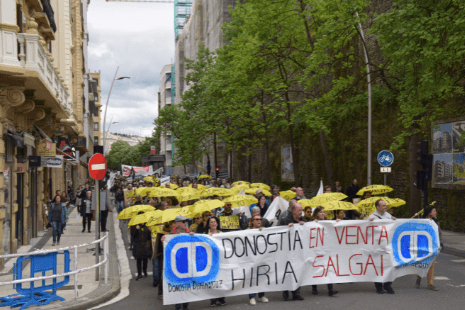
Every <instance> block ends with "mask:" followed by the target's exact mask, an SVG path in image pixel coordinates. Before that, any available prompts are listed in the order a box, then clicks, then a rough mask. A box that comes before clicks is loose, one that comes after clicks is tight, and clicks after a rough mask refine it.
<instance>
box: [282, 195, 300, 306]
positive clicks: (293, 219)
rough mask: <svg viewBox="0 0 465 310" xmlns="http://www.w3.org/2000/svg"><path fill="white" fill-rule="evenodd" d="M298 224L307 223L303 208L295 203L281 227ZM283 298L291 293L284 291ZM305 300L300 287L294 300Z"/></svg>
mask: <svg viewBox="0 0 465 310" xmlns="http://www.w3.org/2000/svg"><path fill="white" fill-rule="evenodd" d="M297 223H299V224H300V225H303V224H304V223H305V217H303V216H302V206H301V205H300V204H298V203H294V204H293V205H291V206H290V207H289V214H288V215H287V216H286V217H284V218H282V219H281V221H280V226H289V227H292V226H294V224H297ZM283 298H284V300H287V299H288V298H289V291H283ZM303 299H304V298H303V297H302V296H301V295H300V287H299V288H298V289H296V290H295V291H292V300H303Z"/></svg>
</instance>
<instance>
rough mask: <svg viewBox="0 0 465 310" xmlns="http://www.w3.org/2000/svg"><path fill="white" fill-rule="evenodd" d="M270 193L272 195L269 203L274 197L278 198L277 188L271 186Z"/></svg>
mask: <svg viewBox="0 0 465 310" xmlns="http://www.w3.org/2000/svg"><path fill="white" fill-rule="evenodd" d="M271 193H272V194H273V195H272V196H271V201H273V200H274V199H275V198H276V197H278V196H279V186H277V185H274V184H273V185H271Z"/></svg>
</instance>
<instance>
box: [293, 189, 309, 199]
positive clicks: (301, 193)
mask: <svg viewBox="0 0 465 310" xmlns="http://www.w3.org/2000/svg"><path fill="white" fill-rule="evenodd" d="M295 194H296V196H295V200H297V201H299V200H301V199H307V198H306V197H305V195H304V190H303V189H302V187H297V188H296V189H295Z"/></svg>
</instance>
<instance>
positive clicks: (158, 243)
mask: <svg viewBox="0 0 465 310" xmlns="http://www.w3.org/2000/svg"><path fill="white" fill-rule="evenodd" d="M174 223H175V222H174V221H169V222H166V223H165V224H164V225H163V229H162V231H160V232H158V233H157V236H156V238H155V246H154V247H153V286H154V287H155V286H157V285H158V299H159V300H163V241H162V237H163V236H165V235H169V234H170V233H171V231H172V230H173V227H174Z"/></svg>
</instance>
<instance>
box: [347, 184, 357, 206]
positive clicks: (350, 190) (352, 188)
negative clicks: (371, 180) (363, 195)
mask: <svg viewBox="0 0 465 310" xmlns="http://www.w3.org/2000/svg"><path fill="white" fill-rule="evenodd" d="M358 191H359V188H358V185H357V180H356V179H354V181H353V182H352V184H350V185H349V187H347V191H346V195H347V196H348V198H347V200H348V201H349V202H353V199H354V198H357V192H358Z"/></svg>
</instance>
